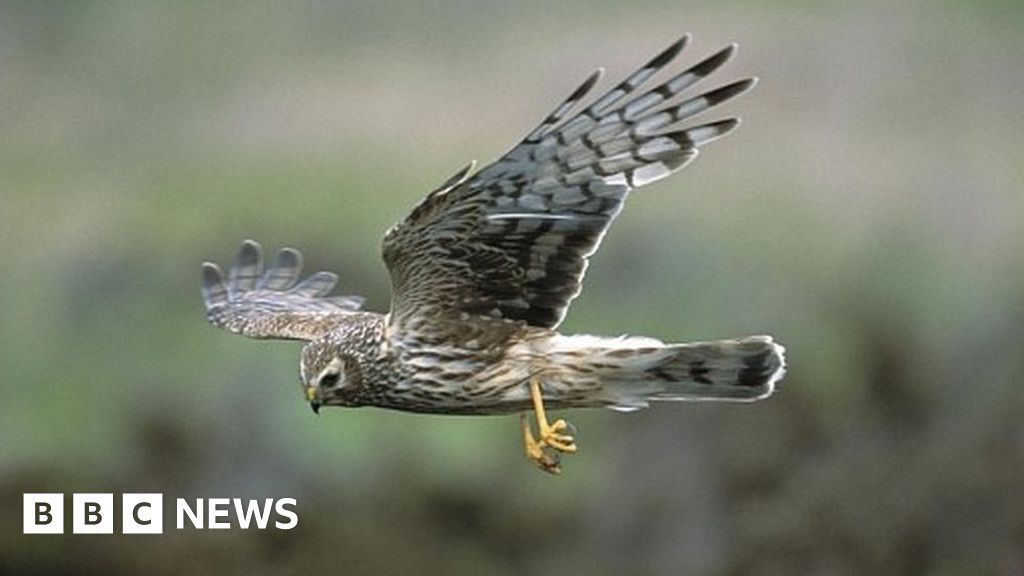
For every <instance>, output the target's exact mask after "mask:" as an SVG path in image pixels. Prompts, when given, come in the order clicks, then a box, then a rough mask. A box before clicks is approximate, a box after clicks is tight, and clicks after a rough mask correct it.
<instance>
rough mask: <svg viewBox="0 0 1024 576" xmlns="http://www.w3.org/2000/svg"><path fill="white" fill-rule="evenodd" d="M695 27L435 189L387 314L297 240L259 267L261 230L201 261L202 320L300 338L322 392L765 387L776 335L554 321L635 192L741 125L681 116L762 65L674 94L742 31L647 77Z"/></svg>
mask: <svg viewBox="0 0 1024 576" xmlns="http://www.w3.org/2000/svg"><path fill="white" fill-rule="evenodd" d="M687 40H688V36H684V37H683V38H682V39H680V40H679V41H677V42H676V43H674V44H672V45H671V46H670V47H669V48H668V49H666V50H665V51H663V52H662V53H661V54H659V55H658V56H656V57H655V58H654V59H652V60H651V61H650V62H649V63H647V64H646V65H645V66H643V67H642V68H640V69H639V70H638V71H636V72H635V73H633V74H632V75H630V76H629V77H628V78H626V79H625V80H624V81H623V82H621V83H620V84H618V85H617V86H615V87H614V88H612V89H611V90H609V91H608V92H607V93H605V94H604V95H602V96H600V97H598V98H596V99H595V100H594V101H593V102H592V103H591V104H589V105H588V106H586V107H582V108H581V109H580V110H579V111H578V112H575V113H573V111H574V110H576V109H577V108H579V107H578V106H577V105H578V104H579V102H580V101H581V100H582V99H583V98H584V97H585V96H586V95H587V94H588V93H589V92H590V90H591V89H592V88H593V87H594V85H595V84H596V83H597V80H598V79H599V78H600V76H601V72H600V71H598V72H596V73H594V74H593V75H591V76H590V77H589V78H588V79H587V80H586V82H584V83H583V85H581V86H580V87H579V88H578V89H577V90H576V91H575V92H573V94H572V95H571V96H570V97H569V98H568V99H567V100H566V101H565V102H564V103H562V104H561V105H560V106H559V107H558V108H557V109H556V110H555V111H554V112H552V113H551V114H550V115H549V116H548V117H547V118H546V119H545V120H544V121H543V122H542V123H541V124H540V126H538V127H537V128H536V129H534V130H533V131H532V132H530V133H529V134H528V135H527V137H526V138H525V139H524V140H523V141H522V142H521V143H520V144H519V145H517V146H516V147H514V148H512V150H510V151H509V152H508V153H507V154H506V155H505V156H503V157H502V158H500V159H499V160H497V161H496V162H494V163H492V164H490V165H489V166H486V167H484V168H483V169H481V170H480V171H479V172H476V173H472V170H473V164H470V165H469V166H467V167H465V168H464V169H462V170H461V171H459V172H458V173H457V174H456V175H454V176H453V177H451V178H450V179H449V180H448V181H447V182H445V183H444V184H443V185H441V186H440V187H439V188H438V189H437V190H435V191H433V192H431V193H430V194H429V195H427V197H426V198H425V199H424V200H423V201H422V202H420V204H419V205H418V206H416V207H415V208H414V209H413V210H412V212H411V213H410V214H409V216H408V217H407V218H406V219H405V220H403V221H401V222H399V223H398V224H396V225H395V226H394V227H393V228H392V229H391V230H389V231H388V233H387V234H386V236H385V238H384V244H383V256H384V260H385V262H386V263H387V266H388V270H389V272H390V275H391V283H392V290H393V294H392V302H391V309H390V311H389V312H388V313H387V314H378V313H372V312H362V311H360V308H361V305H362V299H360V298H357V297H350V296H333V297H332V296H328V294H329V292H330V291H331V290H332V289H333V287H334V284H335V282H336V281H337V277H336V276H335V275H333V274H331V273H328V272H318V273H316V274H314V275H312V276H310V277H309V278H307V279H305V280H304V281H302V282H301V283H300V282H299V276H300V267H301V258H300V255H299V253H298V252H296V251H294V250H290V249H285V250H283V251H281V252H280V253H279V254H278V256H277V259H276V261H275V263H274V264H273V265H271V266H270V267H268V268H266V269H265V268H264V263H263V256H262V254H261V250H260V247H259V245H258V244H256V243H255V242H252V241H246V242H244V243H243V244H242V248H241V251H240V252H239V255H238V259H237V261H236V263H235V265H234V266H233V267H232V268H231V270H230V272H229V274H228V276H227V278H225V277H224V274H223V273H222V272H221V270H220V269H219V268H218V267H217V266H216V265H215V264H212V263H205V264H204V265H203V279H204V288H203V295H204V300H205V302H206V308H207V317H208V319H209V320H210V322H212V323H213V324H215V325H217V326H220V327H223V328H226V329H228V330H231V331H233V332H237V333H240V334H244V335H246V336H251V337H256V338H289V339H299V340H305V341H307V342H308V344H307V345H306V347H305V348H304V349H303V351H302V361H301V370H302V381H303V382H302V384H303V386H304V388H305V389H306V391H307V397H308V398H309V400H310V402H311V403H312V404H313V406H314V407H315V408H318V407H319V406H320V405H338V406H364V405H372V406H380V407H385V408H394V409H399V410H409V411H417V412H432V413H444V414H500V413H508V412H517V411H523V410H526V409H528V408H530V407H531V393H530V387H529V383H530V382H531V380H536V381H539V382H540V387H541V390H542V392H543V396H544V400H545V402H546V403H547V404H548V405H549V406H555V407H593V406H608V407H613V408H620V409H627V410H628V409H636V408H641V407H643V406H646V405H647V403H648V402H649V401H657V400H754V399H758V398H763V397H765V396H768V395H769V394H771V392H772V389H773V387H774V384H775V382H776V381H778V379H779V378H781V376H782V374H783V356H782V353H783V349H782V347H781V346H779V345H777V344H775V343H774V342H772V339H771V338H770V337H767V336H756V337H749V338H744V339H739V340H725V341H718V342H709V343H697V344H665V343H663V342H660V341H658V340H654V339H650V338H636V337H631V338H626V337H623V338H600V337H593V336H565V335H561V334H558V333H557V332H555V331H554V330H555V329H556V328H557V327H558V325H559V324H560V323H561V321H562V319H563V318H564V316H565V313H566V310H567V308H568V306H569V303H570V302H571V301H572V299H573V298H574V297H575V296H576V295H577V294H579V291H580V288H581V281H582V279H583V275H584V272H585V270H586V267H587V260H588V258H589V257H590V256H591V255H592V254H593V253H594V252H595V251H596V250H597V248H598V245H599V244H600V242H601V238H602V237H603V236H604V234H605V232H606V230H607V229H608V227H609V225H610V224H611V222H612V220H613V219H614V218H615V216H616V215H618V213H619V211H620V210H621V209H622V206H623V203H624V202H625V200H626V197H627V195H628V193H629V191H630V190H632V189H633V188H636V187H638V186H642V185H644V184H647V183H649V182H653V181H655V180H659V179H661V178H663V177H665V176H668V175H669V174H671V173H672V172H674V171H676V170H678V169H680V168H681V167H683V166H684V165H686V164H687V163H688V162H690V161H691V160H693V158H695V157H696V156H697V153H698V149H699V148H700V147H701V146H703V145H704V144H707V143H708V142H711V141H712V140H715V139H717V138H720V137H722V136H724V135H725V134H727V133H728V132H730V131H732V130H733V129H734V128H735V127H736V126H737V125H738V120H736V119H726V120H719V121H714V122H709V123H705V124H699V125H696V126H691V127H680V126H679V123H680V122H683V121H685V120H688V119H690V118H692V117H694V116H696V115H697V114H700V113H702V112H704V111H706V110H708V109H710V108H712V107H714V106H716V105H718V104H720V103H722V102H724V101H726V100H729V99H731V98H733V97H734V96H737V95H739V94H741V93H743V92H745V91H747V90H748V89H750V88H751V87H752V86H753V85H754V80H753V79H744V80H739V81H736V82H732V83H730V84H726V85H724V86H721V87H719V88H716V89H713V90H710V91H708V92H704V93H703V94H699V95H697V96H693V97H690V98H677V97H679V95H680V94H681V93H682V92H683V91H684V90H685V89H686V88H689V87H691V86H692V85H694V84H695V83H697V82H698V81H700V80H701V79H703V78H705V77H706V76H708V75H709V74H711V73H712V72H714V71H715V70H717V69H718V68H719V67H721V66H722V65H723V64H724V63H725V62H726V61H727V60H729V58H730V57H731V56H732V55H733V53H734V51H735V46H729V47H727V48H725V49H724V50H721V51H719V52H717V53H715V54H713V55H712V56H710V57H708V58H706V59H705V60H703V61H701V62H699V63H697V64H695V65H693V66H692V67H690V68H687V69H685V70H682V71H680V72H678V73H676V74H674V75H673V76H671V77H670V78H669V79H668V80H666V81H665V82H663V83H661V84H658V85H656V86H654V87H652V88H650V89H649V90H646V91H641V90H640V88H641V86H643V85H644V84H645V83H646V82H647V81H648V80H649V79H650V78H651V76H653V75H654V74H655V73H656V72H658V71H659V70H661V69H663V68H666V67H668V66H669V65H670V64H671V63H672V62H674V61H675V58H676V56H677V55H678V54H679V53H680V52H681V51H682V49H683V47H684V46H685V44H686V42H687Z"/></svg>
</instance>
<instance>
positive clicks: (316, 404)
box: [306, 386, 321, 414]
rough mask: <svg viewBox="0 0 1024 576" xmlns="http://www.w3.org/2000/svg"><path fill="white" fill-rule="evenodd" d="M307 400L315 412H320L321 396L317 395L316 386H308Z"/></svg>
mask: <svg viewBox="0 0 1024 576" xmlns="http://www.w3.org/2000/svg"><path fill="white" fill-rule="evenodd" d="M306 400H309V407H310V408H311V409H312V410H313V413H314V414H320V404H321V403H320V398H318V397H317V393H316V387H314V386H310V387H309V388H306Z"/></svg>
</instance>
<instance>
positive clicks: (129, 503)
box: [22, 494, 164, 534]
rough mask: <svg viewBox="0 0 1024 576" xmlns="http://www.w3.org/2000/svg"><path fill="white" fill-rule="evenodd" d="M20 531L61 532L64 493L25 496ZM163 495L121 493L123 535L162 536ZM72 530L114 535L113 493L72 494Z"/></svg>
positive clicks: (81, 532)
mask: <svg viewBox="0 0 1024 576" xmlns="http://www.w3.org/2000/svg"><path fill="white" fill-rule="evenodd" d="M23 497H24V501H23V505H22V511H23V514H24V517H23V522H22V532H23V533H25V534H63V533H64V494H25V495H24V496H23ZM163 503H164V496H163V494H122V495H121V533H122V534H163V531H164V523H163V515H164V508H163ZM71 531H72V532H73V533H74V534H113V533H114V495H113V494H73V495H72V506H71Z"/></svg>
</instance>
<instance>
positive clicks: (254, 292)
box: [203, 240, 363, 340]
mask: <svg viewBox="0 0 1024 576" xmlns="http://www.w3.org/2000/svg"><path fill="white" fill-rule="evenodd" d="M301 272H302V254H301V253H299V251H297V250H293V249H291V248H285V249H283V250H281V251H280V252H279V253H278V254H277V258H276V259H275V260H274V263H273V265H271V266H270V268H267V269H266V270H264V264H263V252H262V249H261V248H260V245H259V244H257V243H256V242H253V241H252V240H246V241H245V242H243V243H242V248H241V249H240V250H239V252H238V258H237V259H236V260H235V264H234V265H233V266H232V267H231V270H230V271H229V272H228V277H227V279H226V280H225V278H224V274H223V272H221V269H220V267H219V266H217V265H216V264H214V263H212V262H204V263H203V302H204V303H205V304H206V318H207V320H209V321H210V323H211V324H213V325H214V326H219V327H221V328H224V329H226V330H230V331H231V332H235V333H237V334H243V335H245V336H249V337H252V338H280V339H289V340H313V339H315V338H317V337H318V336H320V335H322V334H324V333H326V332H328V331H330V330H332V329H334V328H335V327H337V326H338V324H339V323H341V322H344V321H345V319H346V318H348V317H350V316H351V315H352V314H353V313H354V312H356V311H358V310H359V309H360V308H361V307H362V305H363V298H362V297H359V296H328V294H329V293H330V292H331V290H333V289H334V285H335V284H337V282H338V276H337V274H334V273H332V272H317V273H316V274H313V275H311V276H309V277H308V278H306V279H305V280H303V281H302V282H299V275H300V274H301Z"/></svg>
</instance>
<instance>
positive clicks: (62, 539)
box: [0, 0, 1024, 576]
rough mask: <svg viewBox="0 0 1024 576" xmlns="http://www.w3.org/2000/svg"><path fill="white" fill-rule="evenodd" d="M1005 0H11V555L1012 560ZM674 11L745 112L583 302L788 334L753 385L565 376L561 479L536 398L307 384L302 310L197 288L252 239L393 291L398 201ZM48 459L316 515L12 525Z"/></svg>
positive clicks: (0, 334) (1019, 325)
mask: <svg viewBox="0 0 1024 576" xmlns="http://www.w3.org/2000/svg"><path fill="white" fill-rule="evenodd" d="M1022 6H1024V5H1022V4H1020V3H1018V2H1006V3H1000V2H996V1H985V2H977V3H959V2H953V1H924V0H913V1H910V2H904V3H899V4H896V3H891V2H880V1H869V2H859V3H844V2H769V1H763V0H762V1H754V0H749V1H744V2H735V3H731V2H721V1H710V0H701V1H696V2H687V3H680V2H668V1H655V2H629V3H614V2H599V3H592V2H582V1H579V0H576V1H569V2H559V3H551V2H540V1H534V2H525V3H505V2H496V1H488V2H476V1H454V2H444V3H436V4H427V3H423V4H406V3H400V2H393V1H381V2H376V3H361V4H357V3H354V2H328V1H326V0H323V1H318V2H308V3H290V4H286V3H277V2H270V1H256V2H232V3H203V2H181V3H157V2H130V1H127V0H126V1H123V2H99V1H97V2H84V1H83V2H72V1H67V2H10V1H8V2H2V3H0V134H2V137H0V243H2V244H0V245H2V250H0V270H2V271H3V272H2V273H0V382H2V388H0V511H2V518H0V519H2V522H0V572H3V573H11V574H31V573H48V574H77V573H103V574H141V573H145V574H153V575H161V574H181V573H188V574H228V573H245V574H278V573H284V574H300V573H303V574H308V573H342V574H445V575H454V574H491V575H506V574H509V575H510V574H524V573H532V574H551V573H556V572H557V573H562V574H592V575H605V574H607V575H613V574H614V575H621V574H665V575H668V574H673V575H675V574H688V575H710V576H716V575H739V574H759V575H760V574H764V575H793V574H821V575H833V574H834V575H847V574H849V575H863V574H873V575H889V574H892V575H897V574H901V575H904V574H929V575H960V574H964V575H974V574H1007V575H1009V574H1021V573H1024V394H1022V393H1021V385H1022V382H1021V374H1022V373H1024V352H1022V350H1024V274H1022V273H1021V270H1022V269H1024V233H1022V227H1024V194H1022V189H1024V157H1022V156H1024V153H1022V150H1024V129H1022V127H1024V107H1022V106H1021V100H1022V98H1024V75H1022V74H1021V70H1022V68H1021V67H1022V65H1024V26H1022V24H1021V22H1024V9H1022ZM686 31H690V32H693V33H695V40H694V42H693V43H692V44H691V46H690V48H688V49H687V50H688V54H687V56H686V58H687V59H689V60H688V61H690V62H694V61H696V59H697V58H699V57H701V56H704V55H707V54H709V53H710V52H711V51H713V50H715V49H718V48H720V47H721V46H723V45H725V44H726V43H728V42H731V41H738V42H739V43H740V44H741V45H742V46H741V51H740V53H739V55H738V57H737V59H736V61H735V62H733V63H732V64H730V65H729V66H728V67H727V68H726V69H725V70H724V71H723V72H721V73H719V74H717V75H716V77H715V79H713V80H710V81H708V82H707V83H706V84H704V85H703V86H705V87H710V86H714V85H716V84H721V83H724V82H726V81H728V80H731V79H735V78H739V77H742V76H744V75H758V76H760V77H761V79H762V82H761V84H760V85H759V86H758V88H757V89H756V90H755V91H754V92H753V93H751V94H749V95H747V96H745V97H743V98H741V99H740V100H738V101H736V102H734V103H730V104H729V105H727V106H726V107H725V109H724V110H723V111H722V112H720V113H718V114H717V117H722V116H724V115H732V114H736V115H739V116H742V117H743V118H744V120H745V123H744V126H743V127H742V128H741V129H740V130H739V131H738V132H736V133H735V134H734V135H732V136H730V137H729V138H727V139H726V140H724V141H722V142H719V143H715V144H713V145H711V146H709V147H708V149H707V150H706V151H705V154H703V155H702V156H701V158H700V159H699V160H698V161H697V162H695V163H694V164H693V165H692V166H690V167H689V168H687V169H686V170H685V171H684V172H683V173H681V174H679V175H676V176H675V177H673V178H670V179H667V180H664V181H662V182H659V183H658V184H656V185H652V186H650V187H648V188H644V189H642V190H640V191H638V192H637V193H635V194H634V195H633V197H632V200H631V202H630V205H629V206H628V207H627V209H626V210H625V212H624V214H623V215H622V217H621V218H620V219H619V220H618V222H617V223H616V226H615V227H613V229H612V231H611V233H610V234H609V235H608V237H607V238H606V241H605V244H604V247H603V249H602V251H601V252H600V253H599V254H598V255H597V256H596V257H595V258H594V259H593V261H592V266H591V268H590V272H589V274H588V278H587V280H588V281H587V284H586V289H585V290H584V292H583V294H582V295H581V297H580V298H579V299H578V300H577V301H576V303H575V304H574V306H573V308H572V310H571V312H570V314H569V317H568V319H567V321H566V322H565V324H564V325H563V326H562V330H563V331H565V332H570V333H594V334H607V335H617V334H621V333H630V334H644V335H650V336H655V337H659V338H662V339H665V340H673V341H684V340H695V339H713V338H724V337H732V336H741V335H747V334H757V333H771V334H774V335H775V336H776V337H777V338H778V339H779V340H781V341H782V342H783V343H785V344H786V346H787V347H788V350H789V359H790V371H789V375H788V377H787V378H786V380H785V381H784V382H783V387H782V389H781V390H780V391H779V393H778V394H777V395H776V396H775V397H773V398H772V399H771V400H770V401H767V402H764V403H760V404H757V405H743V406H736V405H730V406H716V405H709V404H700V405H682V404H674V405H666V404H662V405H658V406H655V407H653V408H652V409H650V410H647V411H644V412H640V413H637V414H631V415H622V414H616V413H612V412H608V411H576V412H569V413H567V414H565V415H567V416H569V417H570V419H572V420H573V421H574V423H575V424H576V425H577V427H578V429H579V434H580V436H579V441H580V444H581V448H582V452H581V453H580V454H579V455H578V456H574V457H570V458H567V459H566V461H565V464H566V473H565V474H564V475H563V476H562V477H560V478H552V477H548V476H546V475H543V474H541V473H539V472H537V471H536V470H534V469H533V468H532V467H530V466H529V464H528V463H527V462H526V461H525V460H524V459H523V458H522V456H521V446H520V437H519V431H518V420H517V419H516V418H515V417H502V418H476V419H474V418H445V417H436V416H430V417H428V416H417V415H408V414H400V413H392V412H386V411H379V410H370V409H363V410H347V411H343V410H326V411H325V412H324V413H322V414H321V416H320V417H319V418H314V417H313V416H312V414H311V413H310V412H309V408H308V406H306V403H305V402H304V401H303V399H302V396H301V393H300V390H299V387H298V374H297V352H298V349H299V345H298V344H296V343H287V342H284V343H265V342H257V341H251V340H246V339H244V338H240V337H236V336H231V335H228V334H226V333H223V332H220V331H218V330H216V329H215V328H213V327H211V326H209V325H207V324H206V323H205V321H204V319H203V312H202V304H201V301H200V297H199V264H200V262H201V261H203V260H206V259H211V260H216V261H219V262H221V263H222V264H224V263H226V262H227V261H228V260H229V259H230V258H231V257H233V255H234V252H235V250H236V249H237V246H238V243H239V242H240V241H241V240H242V239H243V238H250V237H251V238H255V239H257V240H259V241H261V242H262V243H263V244H264V246H265V247H266V248H267V249H268V250H273V249H276V248H278V247H280V246H283V245H289V246H294V247H296V248H299V249H301V250H303V251H304V252H305V255H306V260H307V265H308V266H309V267H310V268H315V269H328V270H334V271H337V272H339V273H340V275H341V278H342V279H341V290H342V291H343V292H344V293H353V294H363V295H366V296H367V297H368V305H369V308H370V309H376V310H383V309H385V308H386V306H387V302H388V283H387V275H386V271H385V269H384V266H383V264H382V263H381V261H380V260H379V255H378V254H379V242H380V238H381V236H382V234H383V232H384V230H385V229H386V228H387V227H388V226H389V225H390V224H391V223H392V222H394V221H395V220H397V219H398V218H400V217H402V216H404V214H405V212H406V211H407V210H408V209H409V208H410V207H411V206H412V205H414V204H415V203H416V202H417V201H418V200H419V198H420V197H421V196H422V195H423V194H424V193H425V192H426V191H428V190H430V189H431V188H432V187H433V186H435V185H436V184H438V183H440V182H441V181H442V180H443V179H444V178H446V177H447V176H449V175H450V174H451V173H453V172H454V171H455V170H456V169H457V168H459V167H460V166H461V165H462V164H463V163H464V162H466V161H467V160H469V159H471V158H476V159H478V160H480V161H484V162H486V161H489V160H491V159H493V158H495V157H497V156H499V155H500V154H501V153H503V152H504V150H505V149H507V148H508V147H509V146H511V145H512V144H513V143H515V142H516V141H518V139H519V138H520V137H521V136H522V135H524V134H525V133H526V132H527V131H528V130H529V129H531V128H532V127H533V126H535V125H536V123H537V122H538V121H539V120H540V119H541V117H542V116H543V115H544V114H546V113H547V112H548V111H550V109H551V108H553V106H554V105H555V104H556V103H557V102H558V101H560V99H561V98H563V97H565V96H566V95H567V94H568V93H569V92H570V91H571V90H572V89H573V88H574V87H575V86H576V85H577V83H578V82H579V81H581V80H582V79H583V78H585V77H586V75H587V73H589V72H590V71H591V70H592V69H594V68H596V67H597V66H606V67H607V68H608V71H609V76H610V78H611V80H606V84H605V85H606V86H607V85H608V83H609V82H610V81H613V80H617V79H619V78H621V77H622V76H624V75H625V74H626V73H628V72H630V71H632V70H633V69H634V68H635V67H636V66H637V65H639V64H641V63H643V62H644V61H646V60H647V59H648V58H649V57H650V56H652V55H653V54H655V53H656V52H657V51H659V50H660V49H662V48H663V47H665V46H667V45H668V44H669V43H670V42H672V41H673V40H674V39H676V38H677V37H678V36H679V35H680V34H681V33H682V32H686ZM711 117H712V116H709V118H711ZM48 491H53V492H64V493H65V494H70V493H72V492H90V491H93V492H114V493H115V494H119V493H122V492H162V493H164V495H165V499H167V500H169V501H171V502H173V499H174V498H176V497H186V496H192V497H198V496H202V497H218V496H244V497H286V496H290V497H295V498H297V499H298V502H299V506H298V512H299V518H300V521H299V526H298V527H297V528H296V529H294V530H291V531H275V530H267V531H262V532H261V531H258V530H248V531H243V530H237V529H236V530H230V531H222V532H209V531H198V530H183V531H177V530H174V529H173V526H172V523H173V508H172V507H171V505H170V504H169V505H168V510H169V514H170V516H169V520H168V522H167V526H166V528H167V529H166V533H165V534H164V535H163V536H135V537H130V536H129V537H122V536H72V535H64V536H23V535H22V534H21V523H20V521H21V494H22V493H24V492H48ZM70 498H71V497H70V495H69V496H66V502H68V503H70ZM116 526H119V523H117V524H116ZM69 531H70V530H69Z"/></svg>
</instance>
